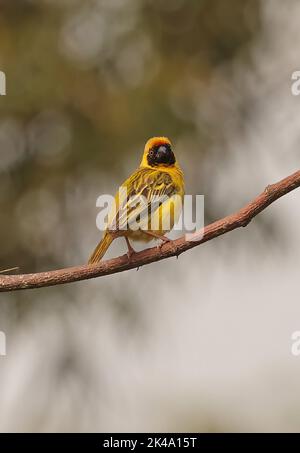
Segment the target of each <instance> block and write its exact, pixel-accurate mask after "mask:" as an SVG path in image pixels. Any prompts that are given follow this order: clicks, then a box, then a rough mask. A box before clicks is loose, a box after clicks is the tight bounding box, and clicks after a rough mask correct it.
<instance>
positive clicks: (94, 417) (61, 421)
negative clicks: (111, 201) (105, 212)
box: [0, 0, 300, 432]
mask: <svg viewBox="0 0 300 453" xmlns="http://www.w3.org/2000/svg"><path fill="white" fill-rule="evenodd" d="M299 26H300V4H299V1H297V0H287V1H286V2H282V1H280V0H244V1H242V2H241V1H240V0H226V1H225V0H155V1H150V0H93V1H89V0H1V1H0V69H1V70H2V71H4V72H5V73H6V77H7V95H6V96H1V97H0V213H1V214H0V218H1V222H0V234H1V253H0V268H1V269H2V268H7V267H11V266H20V268H21V271H22V272H24V273H25V272H36V271H41V270H46V269H55V268H61V267H65V266H70V265H77V264H82V263H84V262H86V260H87V258H88V256H89V254H90V253H91V251H92V249H93V247H94V246H95V244H96V242H97V241H98V240H99V238H100V233H99V231H98V230H97V228H96V223H95V220H96V215H97V212H98V210H97V208H96V199H97V197H98V196H99V195H100V194H101V193H114V192H115V190H116V188H117V187H118V185H119V184H120V183H121V182H122V181H123V180H124V179H125V178H126V177H127V175H128V174H129V173H130V172H131V171H132V170H133V169H135V168H136V166H137V165H138V163H139V160H140V158H141V152H142V149H143V146H144V143H145V141H146V140H147V139H148V138H149V137H150V136H153V135H161V134H162V135H167V136H169V137H170V138H171V139H172V142H173V145H174V148H175V151H176V155H177V157H178V160H179V161H180V163H181V165H182V167H183V170H184V172H185V177H186V189H187V192H188V193H190V194H204V195H205V221H206V223H209V222H210V221H212V220H215V219H217V218H220V217H222V216H224V215H227V214H229V213H231V212H233V211H234V210H236V209H238V208H240V207H241V206H242V205H243V204H245V203H246V202H248V201H249V200H250V199H251V198H252V197H254V196H255V195H257V194H258V193H259V192H260V191H261V190H263V188H264V187H265V186H266V185H267V184H269V183H272V182H275V181H277V180H279V179H281V178H282V177H285V176H287V175H288V174H290V173H292V172H294V171H296V170H297V169H299V145H300V125H299V114H300V97H299V98H298V97H294V96H292V94H291V74H292V72H293V71H295V70H299V69H300V52H299V48H298V47H299V46H298V37H299ZM299 227H300V212H299V193H298V192H297V191H295V192H293V193H291V194H289V195H288V196H286V197H284V198H283V199H281V200H280V201H278V202H277V203H276V204H274V205H272V206H271V207H270V208H269V209H268V210H267V211H265V212H264V213H262V214H261V215H260V216H259V217H258V218H257V219H256V220H254V221H253V222H252V223H251V224H250V225H249V226H248V227H247V228H246V229H243V230H241V231H235V232H232V233H230V234H227V235H225V236H224V237H221V238H218V239H216V240H214V241H211V242H209V243H207V244H205V245H203V246H201V247H198V248H196V249H194V250H192V251H190V252H188V253H185V254H184V255H182V256H180V259H179V260H175V259H170V260H165V261H163V262H160V263H156V264H153V265H150V266H147V267H143V268H141V269H140V270H139V272H138V273H137V272H136V271H134V270H133V271H129V272H125V273H121V274H117V275H114V276H111V277H105V278H100V279H96V280H93V281H85V282H80V283H75V284H71V285H65V286H61V287H53V288H45V289H40V290H30V291H23V292H16V293H1V295H0V330H1V331H3V332H5V334H6V339H7V356H6V357H0V430H1V431H14V432H15V431H22V432H29V431H41V432H46V431H72V432H79V431H101V432H105V431H106V432H114V431H116V432H120V431H121V432H122V431H123V432H126V431H131V432H136V431H144V432H145V431H146V432H147V431H161V432H162V431H203V432H215V431H275V432H276V431H300V411H299V407H300V387H299V373H300V357H295V356H293V355H292V353H291V345H292V340H291V335H292V333H293V332H294V331H295V330H300V298H299V257H300V245H299V244H300V243H299ZM124 251H125V248H124V244H123V243H122V241H121V242H120V243H118V242H117V241H116V244H115V245H114V247H112V248H111V250H110V252H109V255H110V256H116V255H118V254H119V253H124Z"/></svg>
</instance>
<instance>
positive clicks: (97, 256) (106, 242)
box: [88, 233, 113, 264]
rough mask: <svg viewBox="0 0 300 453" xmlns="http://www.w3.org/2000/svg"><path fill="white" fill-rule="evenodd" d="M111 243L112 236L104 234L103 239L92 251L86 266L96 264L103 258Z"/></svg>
mask: <svg viewBox="0 0 300 453" xmlns="http://www.w3.org/2000/svg"><path fill="white" fill-rule="evenodd" d="M112 241H113V237H112V235H111V234H109V233H105V235H104V237H103V238H102V240H101V241H100V242H99V244H98V245H97V247H96V248H95V250H94V251H93V254H92V256H91V257H90V259H89V262H88V264H95V263H98V262H99V261H100V260H101V258H102V257H103V256H104V254H105V252H106V250H107V249H108V247H109V246H110V244H111V243H112Z"/></svg>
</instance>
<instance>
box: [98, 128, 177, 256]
mask: <svg viewBox="0 0 300 453" xmlns="http://www.w3.org/2000/svg"><path fill="white" fill-rule="evenodd" d="M121 187H122V188H123V189H125V190H126V192H127V199H126V203H125V205H126V206H125V207H126V209H124V203H123V201H122V200H120V199H119V192H118V193H117V195H116V197H115V201H116V207H117V209H116V212H115V211H113V212H111V213H110V214H109V216H108V224H107V229H106V231H105V232H104V235H103V238H102V240H101V241H100V243H99V244H98V246H97V247H96V249H95V250H94V252H93V254H92V256H91V257H90V259H89V263H90V264H92V263H97V262H99V261H100V260H101V258H102V257H103V255H104V254H105V252H106V251H107V249H108V247H109V246H110V244H111V243H112V241H113V240H114V239H115V238H116V237H120V236H124V237H125V239H126V242H127V245H128V251H129V254H132V253H134V251H133V249H132V247H131V246H130V243H129V241H128V239H129V238H130V239H134V240H139V241H143V242H148V241H151V240H152V239H153V238H154V237H156V238H158V239H159V238H161V239H163V240H165V241H166V240H167V238H166V237H165V236H164V234H165V233H166V232H168V231H170V230H171V229H172V228H173V226H174V224H175V223H176V222H177V220H178V218H179V216H180V213H181V208H182V201H183V196H184V178H183V173H182V171H181V168H180V166H179V164H178V163H177V162H176V159H175V156H174V153H173V151H172V148H171V142H170V140H169V139H168V138H166V137H154V138H151V139H150V140H148V141H147V143H146V145H145V149H144V153H143V158H142V162H141V164H140V167H139V168H138V169H137V170H136V171H135V172H134V173H133V174H132V175H131V176H130V177H129V178H128V179H127V180H126V181H125V182H124V183H123V184H122V186H121ZM141 195H142V196H143V197H145V200H146V204H142V203H138V200H139V197H140V196H141ZM128 200H131V203H129V202H128ZM135 201H137V203H136V204H135ZM121 208H123V209H121ZM137 218H138V219H139V225H140V228H139V229H137V230H133V229H131V228H130V226H131V225H132V223H133V222H134V221H136V219H137ZM126 225H128V229H124V226H126ZM112 226H113V228H112Z"/></svg>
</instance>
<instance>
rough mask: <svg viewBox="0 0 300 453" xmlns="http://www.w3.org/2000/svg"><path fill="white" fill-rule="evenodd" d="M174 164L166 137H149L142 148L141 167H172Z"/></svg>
mask: <svg viewBox="0 0 300 453" xmlns="http://www.w3.org/2000/svg"><path fill="white" fill-rule="evenodd" d="M174 165H176V159H175V155H174V153H173V151H172V145H171V142H170V140H169V139H168V138H167V137H153V138H150V139H149V140H148V141H147V143H146V145H145V149H144V154H143V158H142V162H141V167H151V168H157V167H172V166H174Z"/></svg>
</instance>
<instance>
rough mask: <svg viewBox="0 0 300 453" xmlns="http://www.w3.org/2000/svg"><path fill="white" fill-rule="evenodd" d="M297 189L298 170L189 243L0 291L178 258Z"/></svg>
mask: <svg viewBox="0 0 300 453" xmlns="http://www.w3.org/2000/svg"><path fill="white" fill-rule="evenodd" d="M299 186H300V171H297V172H296V173H294V174H293V175H290V176H288V177H287V178H285V179H283V180H282V181H279V182H278V183H276V184H272V185H270V186H268V187H266V189H265V190H264V192H263V193H261V194H260V195H259V196H258V197H256V198H255V199H254V200H253V201H251V202H250V203H249V204H247V205H246V206H244V207H243V208H242V209H240V210H239V211H238V212H236V213H235V214H232V215H229V216H227V217H224V218H223V219H221V220H218V221H216V222H214V223H211V224H210V225H208V226H206V227H205V228H204V230H202V231H196V232H195V233H193V234H192V235H189V240H187V239H186V237H184V236H183V237H181V238H179V239H176V240H175V241H170V242H167V243H165V244H163V245H162V247H161V249H159V248H158V247H153V248H149V249H146V250H143V251H141V252H138V253H136V254H135V255H133V257H132V258H131V260H130V261H129V260H128V257H127V255H123V256H119V257H118V258H113V259H110V260H106V261H101V262H100V263H99V264H96V265H84V266H79V267H71V268H67V269H59V270H54V271H49V272H40V273H37V274H23V275H8V276H0V291H15V290H20V289H29V288H41V287H45V286H54V285H61V284H63V283H71V282H75V281H79V280H87V279H90V278H96V277H102V276H104V275H110V274H116V273H117V272H123V271H126V270H129V269H133V268H138V267H140V266H144V265H145V264H150V263H153V262H155V261H160V260H163V259H165V258H170V257H171V256H178V255H180V254H181V253H183V252H186V251H187V250H189V249H192V248H193V247H196V246H198V245H200V244H203V243H204V242H207V241H210V240H212V239H214V238H216V237H217V236H221V235H223V234H225V233H228V232H229V231H232V230H235V229H236V228H239V227H245V226H247V225H248V223H249V222H250V221H251V220H252V219H253V218H254V217H256V216H257V215H258V214H259V213H260V212H261V211H263V210H264V209H266V208H267V207H268V206H269V205H270V204H271V203H273V202H274V201H276V200H278V198H280V197H282V196H284V195H286V194H287V193H289V192H291V191H292V190H294V189H296V188H297V187H299Z"/></svg>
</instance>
